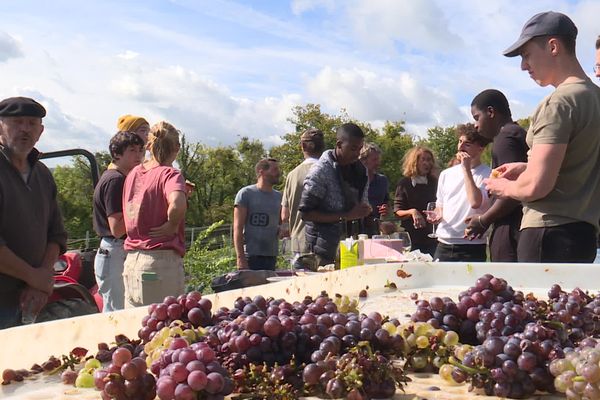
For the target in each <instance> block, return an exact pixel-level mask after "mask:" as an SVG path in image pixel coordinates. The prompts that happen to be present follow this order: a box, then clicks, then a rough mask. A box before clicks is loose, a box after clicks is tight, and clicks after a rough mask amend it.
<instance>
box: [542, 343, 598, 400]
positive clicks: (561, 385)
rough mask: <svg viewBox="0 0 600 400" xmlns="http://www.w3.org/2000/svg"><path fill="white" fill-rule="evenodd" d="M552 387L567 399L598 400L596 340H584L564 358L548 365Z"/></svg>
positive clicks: (566, 353)
mask: <svg viewBox="0 0 600 400" xmlns="http://www.w3.org/2000/svg"><path fill="white" fill-rule="evenodd" d="M549 370H550V373H551V374H552V375H553V376H554V377H555V378H554V387H555V388H556V390H557V391H559V392H561V393H564V394H565V395H566V396H567V399H581V398H586V399H589V400H598V399H600V344H599V342H598V341H597V340H596V339H592V338H587V339H584V340H583V341H582V342H581V344H580V346H579V347H577V348H576V349H574V350H571V351H568V352H565V358H562V359H555V360H553V361H552V362H551V363H550V365H549Z"/></svg>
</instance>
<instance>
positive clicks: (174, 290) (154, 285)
mask: <svg viewBox="0 0 600 400" xmlns="http://www.w3.org/2000/svg"><path fill="white" fill-rule="evenodd" d="M123 281H124V283H125V308H132V307H139V306H143V305H149V304H152V303H160V302H162V301H163V299H164V298H165V297H166V296H179V295H180V294H183V292H184V290H185V286H184V285H185V283H184V273H183V258H182V257H181V256H180V255H179V254H177V253H176V252H174V251H173V250H135V251H129V252H127V258H126V259H125V265H124V270H123Z"/></svg>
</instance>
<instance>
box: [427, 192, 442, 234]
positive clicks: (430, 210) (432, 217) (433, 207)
mask: <svg viewBox="0 0 600 400" xmlns="http://www.w3.org/2000/svg"><path fill="white" fill-rule="evenodd" d="M440 212H441V204H440V203H436V202H435V201H431V202H429V203H427V210H425V215H426V216H427V222H429V223H430V224H431V225H432V231H431V233H430V234H428V235H427V236H428V237H430V238H432V239H436V238H437V237H438V236H437V235H436V234H435V227H436V225H437V224H436V223H435V221H437V220H438V218H439V217H440Z"/></svg>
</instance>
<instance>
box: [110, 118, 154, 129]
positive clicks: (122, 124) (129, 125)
mask: <svg viewBox="0 0 600 400" xmlns="http://www.w3.org/2000/svg"><path fill="white" fill-rule="evenodd" d="M143 124H147V125H150V124H148V121H146V120H145V119H144V118H142V117H138V116H135V115H130V114H126V115H122V116H120V117H119V120H118V121H117V129H118V130H119V131H122V132H134V131H135V130H136V129H137V128H139V127H140V126H142V125H143Z"/></svg>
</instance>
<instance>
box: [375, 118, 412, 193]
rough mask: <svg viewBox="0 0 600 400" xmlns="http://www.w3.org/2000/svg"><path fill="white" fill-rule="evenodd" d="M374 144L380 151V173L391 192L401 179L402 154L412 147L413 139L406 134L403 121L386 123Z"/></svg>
mask: <svg viewBox="0 0 600 400" xmlns="http://www.w3.org/2000/svg"><path fill="white" fill-rule="evenodd" d="M374 142H375V143H376V144H377V145H379V147H381V151H382V156H381V168H380V170H381V171H380V172H381V173H382V174H384V175H385V176H386V177H387V178H388V180H389V182H390V191H392V192H393V191H395V189H396V184H397V183H398V181H399V180H400V178H401V177H402V159H403V158H404V154H405V153H406V152H407V151H408V150H410V148H411V147H413V146H414V142H413V137H412V136H411V135H409V134H407V133H406V131H405V129H404V121H386V122H385V125H384V126H383V128H381V133H380V134H378V135H377V136H375V138H374Z"/></svg>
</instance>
